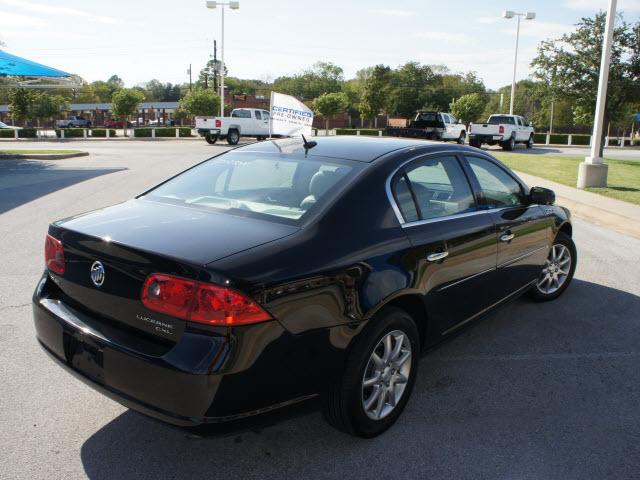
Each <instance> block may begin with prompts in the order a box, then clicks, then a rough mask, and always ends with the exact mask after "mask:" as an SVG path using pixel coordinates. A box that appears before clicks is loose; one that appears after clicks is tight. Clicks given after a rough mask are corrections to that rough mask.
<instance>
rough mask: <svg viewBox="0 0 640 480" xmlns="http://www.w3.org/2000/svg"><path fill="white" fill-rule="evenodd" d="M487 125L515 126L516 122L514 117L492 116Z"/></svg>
mask: <svg viewBox="0 0 640 480" xmlns="http://www.w3.org/2000/svg"><path fill="white" fill-rule="evenodd" d="M487 123H488V124H490V125H498V124H499V123H507V124H509V125H515V123H516V122H515V120H514V118H513V117H509V116H508V115H491V116H490V117H489V121H488V122H487Z"/></svg>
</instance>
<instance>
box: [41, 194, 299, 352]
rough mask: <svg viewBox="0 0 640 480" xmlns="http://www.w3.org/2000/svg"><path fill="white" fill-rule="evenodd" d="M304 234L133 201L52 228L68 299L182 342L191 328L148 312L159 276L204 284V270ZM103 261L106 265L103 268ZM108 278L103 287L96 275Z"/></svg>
mask: <svg viewBox="0 0 640 480" xmlns="http://www.w3.org/2000/svg"><path fill="white" fill-rule="evenodd" d="M296 230H297V228H296V227H293V226H290V225H284V224H278V223H272V222H266V221H263V220H256V219H251V218H245V217H238V216H234V215H229V214H224V213H216V212H203V211H200V210H195V209H192V208H185V207H180V206H175V205H170V204H164V203H156V202H152V201H146V200H132V201H129V202H126V203H123V204H120V205H116V206H114V207H109V208H106V209H104V210H99V211H96V212H92V213H89V214H84V215H81V216H78V217H73V218H70V219H67V220H62V221H59V222H56V223H55V224H53V225H51V227H50V228H49V233H50V234H51V235H52V236H54V237H55V238H57V239H59V240H60V241H61V242H62V244H63V247H64V255H65V265H66V267H65V272H64V275H62V276H58V275H55V274H51V277H52V278H53V279H54V281H55V283H56V284H57V285H58V287H59V288H60V290H61V292H62V297H63V298H61V300H63V301H64V302H66V303H69V305H70V306H72V307H75V308H78V309H81V310H84V311H86V312H88V313H90V314H92V315H94V316H97V317H100V318H103V319H107V320H108V321H111V322H117V323H118V324H120V325H126V326H127V327H131V328H134V329H137V330H142V331H145V332H147V333H149V334H152V335H154V336H159V337H162V338H164V339H167V340H170V341H177V340H178V339H179V338H180V336H181V335H182V333H183V331H184V328H185V325H186V322H185V321H183V320H179V319H176V318H173V317H169V316H167V315H163V314H160V313H157V312H154V311H151V310H148V309H146V308H145V307H144V305H143V304H142V302H141V300H140V294H141V290H142V286H143V284H144V281H145V279H146V278H147V276H148V275H150V274H151V273H154V272H160V273H168V274H173V275H178V276H182V277H186V278H191V279H199V278H200V275H201V272H202V267H203V266H204V265H205V264H207V263H209V262H212V261H214V260H217V259H220V258H223V257H226V256H228V255H231V254H233V253H237V252H240V251H242V250H245V249H248V248H252V247H255V246H258V245H261V244H264V243H267V242H270V241H273V240H277V239H278V238H282V237H284V236H286V235H289V234H291V233H293V232H294V231H296ZM97 262H99V264H98V263H97ZM93 269H98V270H101V271H102V273H103V279H102V280H103V281H102V283H100V281H99V280H100V279H98V281H97V282H96V278H95V277H94V275H92V270H93Z"/></svg>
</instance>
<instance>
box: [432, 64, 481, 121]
mask: <svg viewBox="0 0 640 480" xmlns="http://www.w3.org/2000/svg"><path fill="white" fill-rule="evenodd" d="M431 68H432V69H433V70H434V72H435V79H434V81H433V82H432V83H433V85H432V86H428V87H427V94H426V102H425V105H423V107H425V108H433V109H436V110H441V111H444V110H447V109H448V108H449V105H450V104H451V102H452V101H453V100H454V99H458V98H460V97H462V96H463V95H469V94H471V93H478V94H482V95H483V96H484V97H485V102H486V101H487V100H488V98H487V96H486V88H485V86H484V83H483V82H482V80H480V78H478V75H477V74H476V73H475V72H467V73H451V72H450V71H449V69H448V68H447V67H445V66H444V65H441V66H432V67H431Z"/></svg>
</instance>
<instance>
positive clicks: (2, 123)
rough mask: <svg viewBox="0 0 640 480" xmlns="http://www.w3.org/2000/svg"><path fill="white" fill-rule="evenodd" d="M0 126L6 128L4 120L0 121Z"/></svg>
mask: <svg viewBox="0 0 640 480" xmlns="http://www.w3.org/2000/svg"><path fill="white" fill-rule="evenodd" d="M0 128H8V125H7V124H6V123H4V122H0Z"/></svg>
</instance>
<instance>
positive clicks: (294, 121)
mask: <svg viewBox="0 0 640 480" xmlns="http://www.w3.org/2000/svg"><path fill="white" fill-rule="evenodd" d="M312 124H313V112H312V111H311V110H309V108H308V107H307V106H306V105H305V104H304V103H302V102H301V101H300V100H298V99H297V98H295V97H292V96H291V95H284V94H282V93H276V92H271V124H270V129H271V134H272V135H283V136H285V137H293V136H297V135H307V136H311V125H312Z"/></svg>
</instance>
